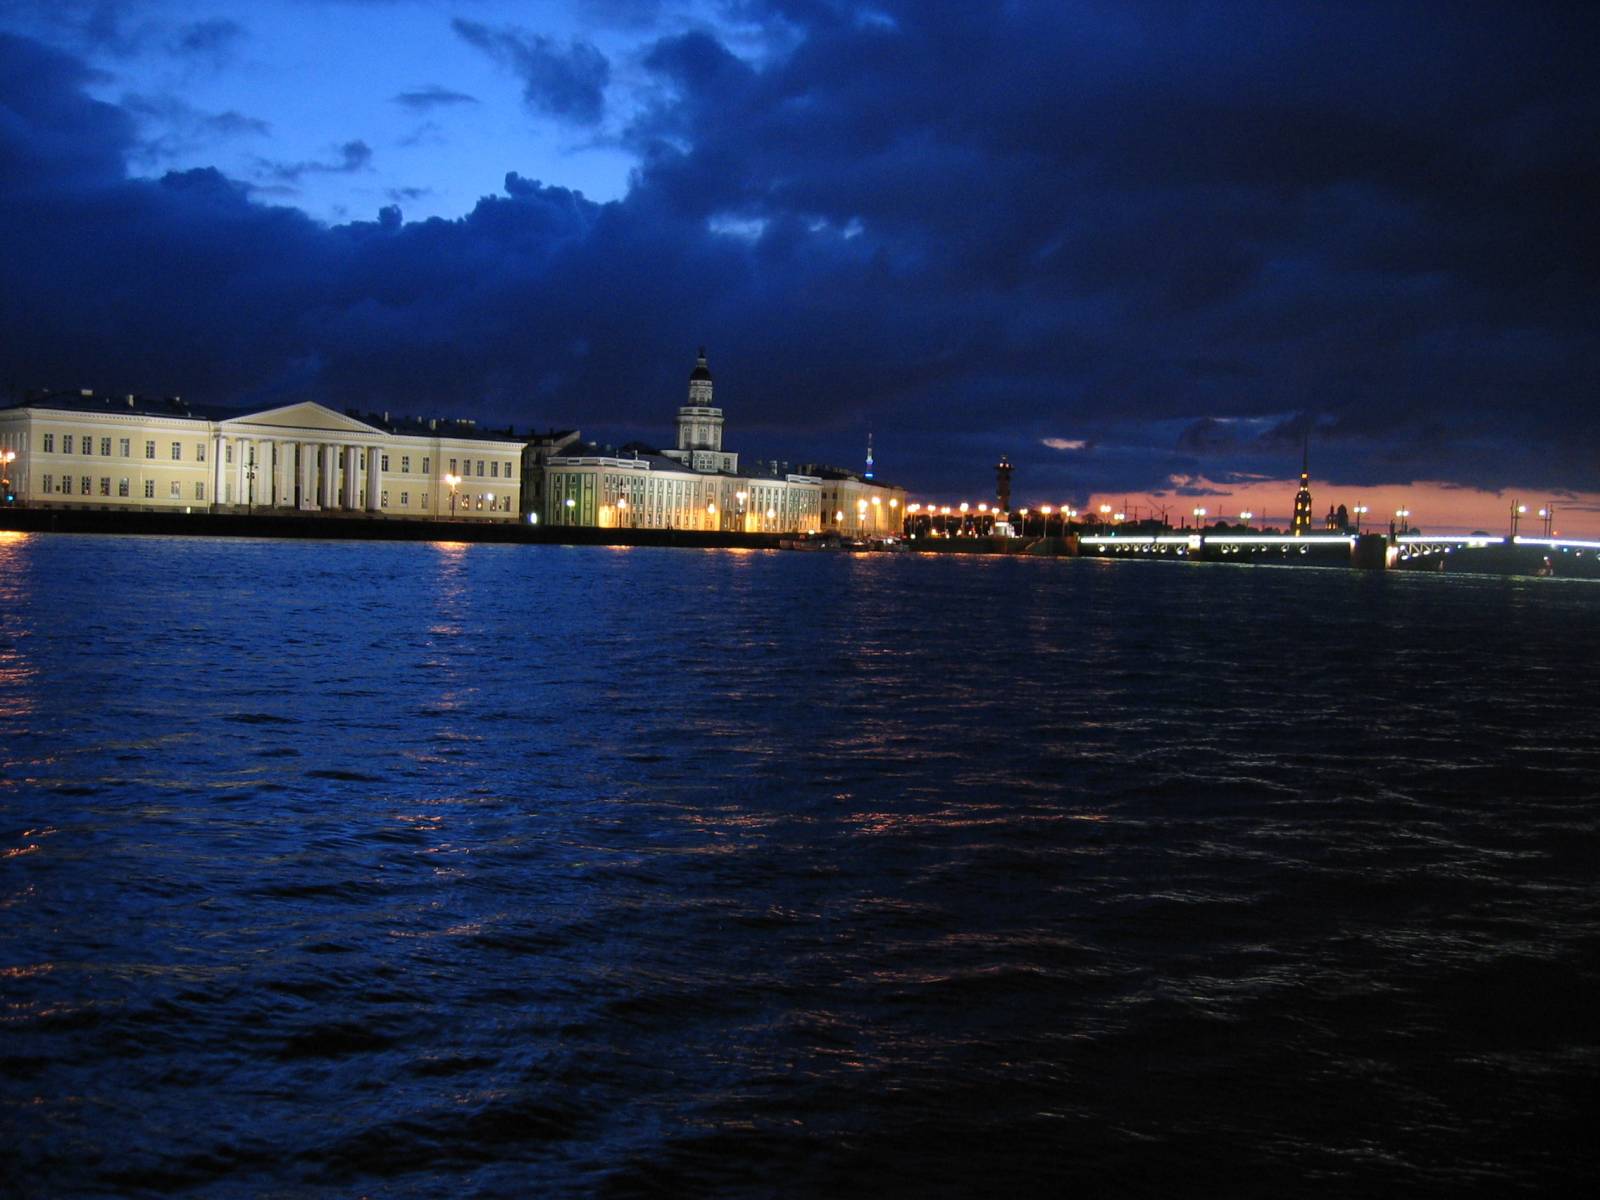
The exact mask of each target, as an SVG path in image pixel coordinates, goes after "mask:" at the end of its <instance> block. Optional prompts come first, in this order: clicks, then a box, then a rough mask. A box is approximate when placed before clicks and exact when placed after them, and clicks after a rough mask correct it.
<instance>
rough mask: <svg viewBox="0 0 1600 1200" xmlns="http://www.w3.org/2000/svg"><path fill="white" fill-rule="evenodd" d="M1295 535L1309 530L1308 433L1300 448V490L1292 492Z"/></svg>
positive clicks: (1309, 444)
mask: <svg viewBox="0 0 1600 1200" xmlns="http://www.w3.org/2000/svg"><path fill="white" fill-rule="evenodd" d="M1292 530H1293V533H1294V536H1295V537H1304V536H1305V535H1306V534H1308V533H1310V532H1311V437H1310V435H1309V434H1308V435H1307V436H1306V440H1305V441H1304V442H1303V443H1302V444H1301V449H1300V490H1299V491H1298V492H1296V493H1295V494H1294V525H1293V526H1292Z"/></svg>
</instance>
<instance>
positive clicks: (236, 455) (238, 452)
mask: <svg viewBox="0 0 1600 1200" xmlns="http://www.w3.org/2000/svg"><path fill="white" fill-rule="evenodd" d="M254 448H255V443H254V442H252V441H250V439H248V438H240V439H238V441H236V442H235V443H234V446H233V502H234V503H235V504H248V503H249V502H250V479H249V477H248V475H247V472H248V471H249V469H250V452H251V451H252V450H253V449H254Z"/></svg>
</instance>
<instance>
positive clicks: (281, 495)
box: [272, 440, 294, 508]
mask: <svg viewBox="0 0 1600 1200" xmlns="http://www.w3.org/2000/svg"><path fill="white" fill-rule="evenodd" d="M272 453H273V456H274V457H273V463H272V506H273V507H274V508H290V507H292V506H293V505H294V443H293V442H280V441H277V440H274V441H273V443H272Z"/></svg>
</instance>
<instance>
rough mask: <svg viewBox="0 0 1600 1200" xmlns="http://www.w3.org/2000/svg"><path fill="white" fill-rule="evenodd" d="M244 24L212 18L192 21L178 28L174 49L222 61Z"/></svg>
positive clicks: (241, 33) (235, 42)
mask: <svg viewBox="0 0 1600 1200" xmlns="http://www.w3.org/2000/svg"><path fill="white" fill-rule="evenodd" d="M243 37H244V26H242V25H240V24H239V23H238V22H237V21H229V20H227V19H225V18H220V17H219V18H214V19H211V20H206V21H194V22H192V23H190V24H188V25H184V26H182V27H181V28H180V29H179V30H178V34H177V40H176V43H175V45H176V49H177V51H178V52H179V53H180V54H190V55H196V56H200V57H204V58H208V59H210V60H211V61H213V62H222V61H223V60H225V59H226V58H227V57H228V56H229V55H230V54H231V53H232V52H233V49H234V47H235V46H236V45H237V44H238V42H239V41H240V39H241V38H243Z"/></svg>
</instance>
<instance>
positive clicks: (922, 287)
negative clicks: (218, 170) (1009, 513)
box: [0, 3, 1600, 502]
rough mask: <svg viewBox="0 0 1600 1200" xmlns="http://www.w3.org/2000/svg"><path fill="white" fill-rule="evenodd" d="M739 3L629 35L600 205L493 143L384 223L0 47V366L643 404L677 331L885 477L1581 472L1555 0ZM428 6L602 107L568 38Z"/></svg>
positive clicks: (1097, 479)
mask: <svg viewBox="0 0 1600 1200" xmlns="http://www.w3.org/2000/svg"><path fill="white" fill-rule="evenodd" d="M741 12H742V15H743V16H745V17H748V18H750V19H751V21H752V22H756V23H758V22H759V21H762V20H766V21H768V23H769V24H770V25H771V26H772V27H773V28H779V29H781V32H782V37H781V38H779V37H777V36H776V35H774V40H773V44H774V45H778V44H781V45H783V46H786V47H788V49H787V50H785V51H784V52H783V53H774V54H772V55H771V56H770V57H764V58H762V59H761V60H760V61H752V60H747V59H746V58H744V57H742V56H741V54H742V53H743V52H744V49H743V43H741V44H740V47H741V53H735V51H734V49H733V48H732V43H727V42H724V41H723V40H721V39H720V38H719V37H718V36H717V35H716V34H715V32H713V31H711V30H707V29H702V30H692V31H690V32H687V33H681V32H680V33H676V34H674V35H672V36H670V37H667V38H663V39H660V40H658V41H656V42H655V43H654V44H652V45H650V46H648V47H647V48H645V49H644V50H643V51H642V53H641V54H640V55H639V58H638V60H637V61H638V63H639V65H640V67H641V68H642V69H643V70H644V71H646V72H648V75H649V79H650V80H653V87H644V88H642V89H641V90H640V92H639V95H641V96H642V97H643V98H644V99H643V102H642V107H639V108H637V109H636V110H635V111H634V113H633V115H632V116H631V117H630V118H629V119H628V123H627V125H626V128H625V129H624V130H623V132H622V135H621V136H622V139H623V144H624V145H625V146H627V147H628V148H630V149H631V150H633V151H634V152H635V153H636V154H637V156H638V160H639V166H638V169H637V171H636V173H635V176H634V180H633V184H632V187H631V190H630V191H629V193H628V195H627V196H626V198H625V199H623V200H621V201H618V202H614V203H609V204H603V205H602V204H595V203H593V202H591V201H588V200H587V199H585V198H584V197H583V196H581V195H579V194H577V193H574V192H571V191H568V190H565V189H563V188H560V187H555V186H550V185H547V184H543V183H539V182H536V181H533V180H529V179H526V178H523V177H522V176H520V175H518V174H517V173H516V172H515V171H514V170H513V171H511V173H509V174H508V175H507V177H506V184H505V193H506V194H504V195H498V196H491V197H485V198H484V199H482V200H481V201H480V202H479V203H478V205H477V206H476V208H475V209H474V210H473V211H472V212H471V213H469V214H468V215H466V216H465V217H463V218H461V219H459V220H456V221H442V220H432V221H426V222H421V223H416V224H410V225H407V224H404V223H403V222H402V221H401V220H400V217H399V213H398V211H397V210H386V212H385V214H384V215H383V216H382V217H381V218H380V219H378V220H374V221H367V222H355V223H352V224H348V225H343V226H338V227H334V228H326V227H322V226H319V225H317V224H315V223H314V222H311V221H309V220H307V219H306V218H304V217H303V216H301V215H300V214H298V213H296V212H294V211H292V210H288V209H277V208H271V207H268V206H266V205H264V204H261V203H259V202H254V201H252V200H251V198H250V196H251V193H249V192H247V191H246V190H244V189H242V188H241V187H239V186H237V185H235V184H232V183H230V182H229V181H227V180H224V179H222V178H221V177H219V176H216V175H215V174H214V173H206V172H200V173H194V172H191V173H189V174H187V175H183V176H169V177H168V178H167V179H165V180H162V181H161V182H159V183H152V182H148V181H136V180H128V179H125V178H124V172H123V164H124V163H125V162H126V160H127V158H128V156H129V155H130V154H131V153H133V152H134V150H135V148H136V145H137V143H136V140H135V136H134V129H133V125H132V122H131V121H130V118H129V115H128V113H127V112H126V111H124V110H123V109H119V108H113V107H110V106H106V105H103V104H98V103H96V102H94V101H92V100H90V99H88V98H87V97H86V96H85V94H84V90H83V89H84V86H85V84H86V83H87V77H86V75H85V73H84V71H83V69H82V68H81V67H80V66H78V65H77V64H75V63H74V62H72V61H71V60H69V59H65V58H62V57H61V56H58V55H51V54H50V53H48V52H46V51H43V50H42V49H40V48H39V47H38V46H36V45H33V44H31V43H27V42H21V41H19V40H17V39H11V40H9V41H6V42H0V55H3V57H4V58H5V62H4V63H3V64H0V65H3V66H4V67H5V70H4V71H3V72H0V96H3V107H0V112H4V113H8V114H14V115H12V116H8V117H7V118H6V119H4V120H0V155H3V156H4V157H3V158H0V166H3V167H4V168H5V169H4V170H3V171H0V210H3V215H4V217H5V220H4V221H3V222H0V250H3V251H4V255H5V256H4V258H0V261H4V262H5V263H6V267H5V270H6V272H7V275H8V280H9V281H10V282H12V283H13V284H14V285H15V286H11V287H7V288H5V289H3V291H0V305H5V306H7V307H6V314H7V315H6V321H5V324H4V328H5V330H6V331H7V334H8V336H7V338H6V339H5V342H4V346H3V349H0V355H3V358H0V362H3V364H4V373H5V378H4V382H6V383H8V384H13V385H14V386H31V385H34V384H40V383H48V382H54V383H63V382H66V383H79V382H84V383H90V384H97V385H99V386H113V387H115V388H117V389H118V390H140V389H144V390H152V391H158V390H166V391H181V392H183V393H185V394H188V395H202V394H205V395H207V398H211V399H217V400H239V401H241V402H242V401H243V400H246V399H251V398H262V397H278V396H287V395H290V394H296V395H301V394H303V395H311V396H316V397H317V398H320V399H323V400H326V401H327V402H329V403H333V404H335V405H336V406H343V405H346V404H351V405H357V406H363V405H364V406H370V407H378V408H387V409H390V410H392V411H397V410H409V411H456V412H461V413H467V414H477V415H481V416H483V417H484V418H486V419H498V420H509V419H514V420H516V421H518V422H519V423H520V424H528V423H534V422H539V423H543V422H558V423H569V422H570V423H578V424H582V425H583V426H585V427H586V429H590V430H595V429H596V427H597V426H600V427H601V430H600V431H602V432H603V431H604V427H605V426H606V425H607V424H608V423H609V424H610V425H612V426H614V427H615V428H616V429H617V430H618V431H619V432H620V433H627V432H630V431H631V432H633V433H635V434H637V435H641V436H645V437H659V436H663V435H664V426H665V424H666V422H667V421H668V419H669V414H670V411H671V409H672V407H673V406H674V405H675V404H676V403H677V401H678V399H679V396H680V395H681V390H682V376H683V372H684V370H685V368H686V365H687V364H686V355H688V354H689V353H690V352H691V351H692V348H693V347H694V346H695V345H697V344H699V343H701V342H708V343H710V345H711V347H712V352H713V358H714V367H715V369H716V371H717V379H718V386H719V396H720V397H722V398H723V399H724V400H725V401H726V404H727V408H728V413H729V422H730V430H732V429H734V428H737V429H738V430H739V433H738V436H737V444H738V446H739V448H741V449H745V450H746V451H747V452H750V453H757V452H760V453H763V454H770V455H772V456H793V457H800V456H802V455H805V456H815V457H818V458H824V459H827V458H832V459H836V460H846V461H857V460H858V459H859V458H860V455H861V451H862V449H863V448H864V444H865V433H866V430H867V428H868V427H869V426H870V427H871V428H872V429H873V430H874V431H875V433H876V445H877V447H878V457H879V461H880V464H882V465H883V470H884V472H885V474H887V475H889V476H892V477H895V478H899V479H904V480H907V481H909V482H911V483H913V484H914V485H917V486H920V487H923V488H941V489H943V488H949V489H952V490H956V489H959V490H968V489H973V488H977V487H981V486H984V485H985V484H986V483H987V481H988V479H989V468H990V466H991V465H992V463H993V462H994V461H995V458H996V457H997V456H998V454H999V453H1001V452H1005V453H1008V454H1010V455H1011V457H1012V460H1013V461H1014V462H1016V463H1017V464H1018V480H1019V488H1022V487H1023V486H1024V484H1025V487H1026V490H1027V492H1028V493H1029V494H1033V493H1034V491H1035V489H1037V491H1038V493H1039V494H1042V495H1046V496H1049V497H1050V498H1051V500H1052V502H1055V501H1060V500H1068V499H1073V498H1077V497H1080V496H1082V495H1083V494H1084V493H1086V492H1088V491H1090V490H1095V491H1100V492H1109V493H1111V494H1116V493H1119V492H1122V491H1124V490H1127V491H1129V492H1132V491H1139V490H1144V489H1154V488H1160V489H1164V490H1167V491H1169V492H1176V493H1178V494H1181V495H1184V496H1188V495H1199V494H1203V493H1204V491H1205V489H1208V488H1212V487H1214V486H1216V485H1219V484H1227V483H1229V482H1234V481H1247V480H1249V479H1250V478H1253V477H1258V476H1265V477H1275V478H1282V477H1283V476H1285V475H1290V474H1292V473H1293V472H1295V471H1296V470H1297V469H1298V465H1299V450H1300V445H1301V438H1302V435H1303V433H1304V432H1305V431H1306V430H1307V429H1309V430H1310V431H1311V441H1312V454H1313V465H1314V469H1316V470H1317V471H1318V472H1319V474H1322V475H1324V476H1335V477H1338V478H1340V479H1342V480H1347V481H1349V482H1351V483H1361V484H1378V483H1383V482H1403V481H1408V480H1411V479H1419V478H1442V479H1449V480H1456V481H1459V482H1462V483H1466V484H1481V485H1488V486H1497V485H1500V484H1504V483H1508V482H1514V481H1518V480H1521V481H1528V480H1542V481H1544V482H1545V483H1546V484H1548V485H1549V486H1552V487H1571V488H1583V489H1600V415H1597V414H1600V406H1597V405H1596V404H1595V398H1596V393H1597V390H1600V367H1597V365H1596V364H1597V363H1600V343H1597V333H1596V329H1597V322H1596V317H1597V314H1600V246H1597V240H1596V235H1595V233H1594V232H1593V230H1592V227H1591V216H1590V214H1591V213H1592V212H1593V210H1594V208H1595V202H1596V201H1597V200H1600V168H1597V167H1596V165H1595V162H1594V160H1593V156H1592V155H1591V154H1590V153H1589V152H1588V150H1587V145H1588V140H1589V138H1590V131H1591V130H1592V128H1593V127H1594V124H1595V118H1596V117H1597V116H1600V100H1597V96H1596V84H1595V83H1594V81H1593V76H1594V73H1593V72H1592V71H1591V70H1590V69H1589V64H1588V63H1587V62H1586V61H1585V58H1584V47H1586V46H1587V45H1590V44H1592V42H1593V36H1592V35H1593V33H1594V19H1593V18H1592V17H1591V16H1590V15H1589V10H1587V9H1580V8H1577V7H1540V8H1538V9H1537V10H1528V11H1526V12H1520V13H1517V14H1511V13H1509V12H1508V11H1507V10H1503V9H1491V8H1488V7H1482V6H1476V7H1474V6H1436V5H1399V6H1396V5H1393V4H1386V5H1373V6H1365V7H1364V6H1355V5H1340V6H1326V5H1320V4H1290V3H1282V4H1273V5H1268V6H1262V7H1261V8H1259V9H1250V10H1243V9H1240V8H1239V7H1238V6H1236V5H1204V4H1188V5H1182V6H1174V5H1165V4H1148V5H1145V4H1135V5H1128V4H1123V3H1118V4H1109V3H1108V4H1104V5H1096V4H1081V3H1080V4H1074V5H1070V6H1069V5H1039V6H1028V5H1021V6H1013V7H1012V8H1010V9H1008V10H1007V13H1006V15H1005V16H1004V17H1002V16H998V15H996V13H995V12H993V11H992V10H988V9H985V10H983V11H981V12H980V11H976V10H974V11H971V12H969V11H968V10H967V9H966V8H965V7H963V6H939V7H937V8H935V7H933V6H926V5H912V4H904V5H901V4H894V3H886V4H881V5H878V6H876V7H875V9H874V11H873V12H872V13H871V14H868V15H867V16H865V17H863V16H861V15H859V14H858V13H857V12H855V11H852V10H848V9H845V8H836V7H833V6H828V5H824V4H820V3H808V4H801V3H792V4H786V5H783V6H781V7H777V6H771V7H767V8H765V9H762V10H757V9H756V8H755V7H754V6H745V7H744V8H743V9H742V10H741ZM457 29H458V32H460V33H461V35H462V36H463V37H465V38H467V39H468V40H469V41H472V42H473V43H474V44H475V45H478V46H480V47H481V48H483V49H486V50H488V51H490V52H491V53H494V54H496V55H498V56H500V57H501V58H502V59H503V60H504V61H505V62H507V63H509V64H511V65H513V66H515V67H516V69H517V70H518V71H519V73H521V74H522V76H523V78H524V80H525V82H526V84H527V86H528V89H529V91H528V102H529V104H530V106H531V107H534V108H536V109H538V110H540V111H546V112H552V113H559V114H562V115H566V116H569V117H576V118H578V119H581V120H585V121H593V120H596V119H598V117H599V116H600V114H601V111H602V106H603V102H604V88H605V86H606V81H607V79H608V78H609V71H608V68H605V67H604V66H603V64H604V60H603V59H598V65H597V60H596V59H594V58H590V57H588V56H585V55H583V54H579V53H575V50H574V49H573V48H568V49H565V50H563V49H561V48H558V47H555V46H553V45H552V44H551V43H549V42H548V41H546V40H544V39H539V38H537V37H536V36H535V35H530V34H522V33H516V32H514V31H505V30H494V29H490V28H488V27H485V26H482V25H475V24H473V23H471V22H460V23H458V25H457ZM595 54H596V55H598V52H595ZM586 63H587V64H588V65H587V66H585V64H586ZM563 72H566V74H565V75H563ZM536 85H537V86H536ZM352 145H353V146H355V145H359V143H352ZM366 161H367V160H366V157H365V155H363V154H360V153H354V154H352V153H344V154H342V155H341V156H340V157H339V158H337V159H334V160H331V161H327V162H313V163H307V164H289V165H288V166H287V167H286V168H284V173H283V174H282V175H281V179H282V180H283V181H285V182H292V179H293V178H294V177H295V172H296V171H300V172H303V171H305V170H316V169H323V170H359V169H361V167H362V166H364V165H365V163H366ZM13 164H18V167H17V168H16V169H13ZM506 165H507V167H508V168H514V167H515V166H516V165H517V164H515V163H514V162H513V163H507V164H506ZM257 194H259V193H257ZM392 195H393V196H394V197H395V198H399V197H400V196H401V195H403V192H395V193H392ZM23 231H26V233H24V232H23ZM23 292H26V294H28V295H29V297H30V304H29V305H28V306H27V308H26V309H24V308H22V307H21V306H20V304H19V302H18V301H17V300H15V299H14V297H15V296H16V295H18V294H21V293H23ZM14 330H15V331H16V335H15V336H11V334H12V332H13V331H14ZM113 380H114V382H111V381H113ZM730 437H731V435H730ZM622 440H625V438H624V439H622ZM1051 442H1055V443H1058V444H1059V445H1052V444H1050V443H1051ZM1078 443H1081V444H1082V445H1081V448H1079V447H1078V446H1077V444H1078ZM1069 447H1070V448H1069ZM1185 489H1188V490H1187V491H1186V490H1185Z"/></svg>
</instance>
